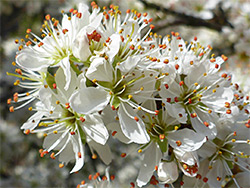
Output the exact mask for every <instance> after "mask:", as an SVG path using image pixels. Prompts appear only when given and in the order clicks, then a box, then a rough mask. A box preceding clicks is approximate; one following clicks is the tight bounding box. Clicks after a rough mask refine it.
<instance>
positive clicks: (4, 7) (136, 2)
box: [0, 0, 250, 188]
mask: <svg viewBox="0 0 250 188" xmlns="http://www.w3.org/2000/svg"><path fill="white" fill-rule="evenodd" d="M80 2H84V3H86V4H90V3H91V1H88V0H1V1H0V19H1V30H0V31H1V32H0V34H1V36H0V56H1V59H0V70H1V71H0V102H1V104H0V112H1V115H0V142H1V147H0V149H1V152H0V187H25V188H29V187H76V185H77V184H79V183H80V182H81V181H82V180H87V179H88V175H89V174H94V173H96V172H100V174H101V175H103V174H104V171H105V168H106V166H105V165H104V164H103V163H101V161H100V160H98V159H96V160H92V159H91V158H87V159H86V164H85V166H84V167H83V169H82V170H81V171H80V172H79V173H77V174H71V175H69V171H70V169H71V168H72V165H67V166H66V167H64V168H62V169H61V168H59V167H58V164H59V162H58V161H57V160H52V159H50V158H49V157H48V156H47V157H44V158H41V157H40V156H39V152H38V150H39V149H41V147H42V141H43V140H42V138H41V137H39V135H29V136H25V135H24V134H23V133H22V131H21V130H20V127H21V125H22V124H23V123H24V122H25V121H26V120H27V119H28V117H29V116H30V115H31V113H30V112H29V111H28V110H27V109H26V108H28V107H25V108H23V109H20V110H19V111H15V112H14V113H10V112H9V110H8V105H7V104H6V101H7V99H8V98H10V97H11V96H12V95H13V94H14V93H15V92H18V91H20V88H18V87H16V86H15V87H14V85H13V83H14V82H15V78H13V77H11V76H6V72H7V71H8V72H14V71H15V68H14V67H13V66H12V62H13V61H15V53H16V51H17V50H18V45H17V44H15V42H14V41H15V40H16V39H19V40H20V39H21V38H22V37H23V38H24V37H25V32H26V29H27V28H30V29H32V31H33V32H34V33H36V34H39V33H40V31H39V30H40V28H41V25H42V23H43V20H44V16H45V15H46V14H51V16H53V17H55V18H57V19H59V20H61V13H60V12H61V10H65V11H68V10H69V9H70V8H72V7H76V6H77V4H78V3H80ZM95 2H97V4H98V5H99V6H109V5H110V4H115V5H118V6H119V7H120V10H121V11H122V12H125V11H126V10H127V9H136V10H137V11H139V12H142V13H143V12H147V13H148V14H150V16H151V17H152V18H154V21H153V24H154V25H155V28H154V30H153V32H157V33H158V34H161V35H163V36H164V35H166V34H170V33H171V31H175V32H179V33H180V35H181V37H182V38H184V39H185V40H187V41H190V40H191V39H193V38H194V37H195V36H197V37H198V40H199V41H200V42H201V43H202V44H203V45H204V46H206V45H208V44H209V45H211V46H212V47H213V53H214V54H215V55H221V54H224V55H226V56H227V57H228V58H229V59H228V61H227V62H226V63H225V65H224V67H223V69H224V70H225V71H230V72H231V73H232V75H233V82H236V83H238V84H239V85H240V86H241V87H242V90H244V92H245V93H247V94H248V95H249V94H250V0H126V1H125V0H98V1H97V0H96V1H95ZM109 142H110V144H111V149H112V148H113V152H114V155H113V158H114V159H115V160H113V162H112V164H111V168H110V174H111V175H112V174H115V176H116V181H115V182H116V183H117V184H116V186H115V187H129V185H130V182H134V181H135V179H136V175H137V173H138V167H139V166H140V160H139V157H140V156H139V157H138V154H136V152H135V151H136V146H134V145H131V146H129V147H127V146H125V145H123V144H120V143H119V145H118V143H117V141H115V140H110V141H109ZM133 151H134V152H133ZM88 152H89V151H88V149H87V153H88ZM122 152H127V153H131V154H130V155H129V156H128V157H127V158H126V159H123V158H121V157H120V153H122ZM87 155H88V154H87ZM88 156H91V155H88Z"/></svg>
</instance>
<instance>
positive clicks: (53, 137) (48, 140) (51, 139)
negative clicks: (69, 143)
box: [43, 133, 66, 150]
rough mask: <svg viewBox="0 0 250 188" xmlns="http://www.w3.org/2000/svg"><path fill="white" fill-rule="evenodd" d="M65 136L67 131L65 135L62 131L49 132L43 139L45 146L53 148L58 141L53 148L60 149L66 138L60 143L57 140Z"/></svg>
mask: <svg viewBox="0 0 250 188" xmlns="http://www.w3.org/2000/svg"><path fill="white" fill-rule="evenodd" d="M64 137H65V133H64V135H63V134H61V133H58V134H48V135H47V136H46V137H45V139H44V141H43V148H45V149H46V150H48V149H49V148H52V147H51V146H53V144H55V142H57V144H56V145H54V146H53V148H52V149H55V150H57V149H60V148H61V147H62V145H63V143H64V140H63V141H62V142H61V143H59V142H58V141H57V140H59V139H60V140H62V138H64ZM65 141H66V140H65ZM50 150H51V149H50Z"/></svg>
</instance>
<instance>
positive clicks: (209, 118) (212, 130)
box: [190, 109, 217, 139]
mask: <svg viewBox="0 0 250 188" xmlns="http://www.w3.org/2000/svg"><path fill="white" fill-rule="evenodd" d="M194 112H195V113H196V114H197V117H195V118H190V120H191V123H192V126H193V128H194V129H195V131H196V132H197V133H198V134H203V135H204V136H207V137H208V138H209V139H214V138H215V136H216V135H217V129H216V125H215V124H214V123H213V122H214V121H216V120H217V117H216V115H213V113H212V114H210V115H209V114H208V113H207V112H205V113H204V112H201V111H200V110H199V109H196V110H195V111H194ZM204 122H207V123H208V124H209V126H208V127H206V126H205V125H204Z"/></svg>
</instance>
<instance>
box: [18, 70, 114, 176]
mask: <svg viewBox="0 0 250 188" xmlns="http://www.w3.org/2000/svg"><path fill="white" fill-rule="evenodd" d="M80 78H81V77H80ZM65 82H66V81H65V74H64V72H63V70H62V69H61V68H59V69H58V71H57V72H56V76H55V83H54V84H55V85H54V88H53V91H52V90H51V89H50V88H47V89H45V88H44V89H42V90H40V100H41V102H42V103H41V105H40V106H39V108H37V109H34V110H35V111H37V112H36V114H35V115H33V116H32V117H31V118H30V119H29V120H28V121H27V122H26V123H25V124H24V125H23V126H22V127H21V128H22V129H25V133H29V132H32V133H40V132H42V133H44V134H45V136H46V137H45V140H44V144H43V147H44V148H45V149H44V150H43V151H42V152H41V156H43V155H44V154H47V153H49V152H51V151H52V150H58V152H57V153H56V154H55V153H52V154H51V158H55V157H56V156H58V155H59V161H61V162H62V164H67V163H68V162H69V161H71V160H75V161H76V163H75V166H74V168H73V169H72V170H71V173H72V172H76V171H78V170H80V169H81V168H82V166H83V165H84V148H83V147H84V144H86V143H87V144H88V145H89V147H90V149H91V152H92V154H93V157H94V158H96V154H95V151H96V152H97V153H98V154H99V156H100V158H101V159H102V160H103V161H104V162H105V163H106V164H108V163H110V162H111V151H110V149H109V147H108V146H107V145H106V141H107V139H108V137H109V134H108V131H107V129H106V127H105V126H104V123H103V121H102V119H101V116H100V115H99V114H98V113H97V112H93V113H91V114H79V113H76V112H75V111H73V110H72V109H71V107H70V105H71V104H70V102H69V101H70V97H71V95H72V93H73V92H74V91H75V89H76V88H77V87H78V86H77V83H81V82H80V81H77V77H76V74H75V73H74V72H73V71H72V70H71V84H70V86H69V88H68V90H65V89H64V83H65ZM39 122H40V123H39ZM38 123H39V127H37V124H38ZM41 126H43V127H44V128H41ZM61 167H62V165H61Z"/></svg>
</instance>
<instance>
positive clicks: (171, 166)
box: [157, 161, 179, 184]
mask: <svg viewBox="0 0 250 188" xmlns="http://www.w3.org/2000/svg"><path fill="white" fill-rule="evenodd" d="M157 175H158V178H159V180H160V181H161V183H164V184H165V183H173V182H175V181H176V180H177V178H178V176H179V172H178V168H177V164H176V163H175V161H172V162H160V164H159V166H158V170H157Z"/></svg>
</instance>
